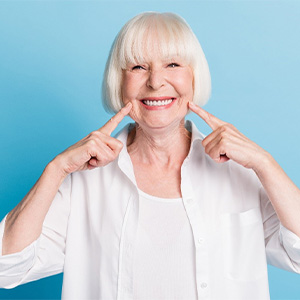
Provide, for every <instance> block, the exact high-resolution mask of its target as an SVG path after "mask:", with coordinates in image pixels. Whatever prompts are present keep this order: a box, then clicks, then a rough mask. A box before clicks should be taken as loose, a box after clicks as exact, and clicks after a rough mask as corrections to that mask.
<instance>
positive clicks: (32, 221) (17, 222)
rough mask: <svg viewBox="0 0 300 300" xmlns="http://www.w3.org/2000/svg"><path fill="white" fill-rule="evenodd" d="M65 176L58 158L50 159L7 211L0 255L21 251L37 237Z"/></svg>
mask: <svg viewBox="0 0 300 300" xmlns="http://www.w3.org/2000/svg"><path fill="white" fill-rule="evenodd" d="M65 177H66V174H64V173H63V172H62V171H61V168H60V166H59V162H58V160H53V161H52V162H51V163H49V164H48V165H47V167H46V168H45V170H44V172H43V173H42V175H41V177H40V178H39V180H38V181H37V182H36V184H35V185H34V186H33V187H32V189H31V190H30V191H29V192H28V194H27V195H26V196H25V197H24V199H23V200H22V201H21V202H20V203H19V204H18V205H17V206H16V207H15V208H14V209H13V210H12V211H11V212H10V213H9V214H8V216H7V218H6V224H5V230H4V236H3V245H2V254H3V255H5V254H11V253H15V252H19V251H21V250H23V249H24V248H25V247H27V246H28V245H30V244H31V243H32V242H33V241H35V240H36V239H37V238H38V237H39V236H40V234H41V232H42V226H43V222H44V219H45V217H46V214H47V212H48V210H49V208H50V206H51V203H52V201H53V199H54V197H55V195H56V193H57V191H58V189H59V187H60V185H61V183H62V182H63V180H64V178H65Z"/></svg>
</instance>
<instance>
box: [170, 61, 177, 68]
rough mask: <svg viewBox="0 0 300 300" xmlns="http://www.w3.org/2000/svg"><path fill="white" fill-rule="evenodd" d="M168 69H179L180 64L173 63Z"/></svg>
mask: <svg viewBox="0 0 300 300" xmlns="http://www.w3.org/2000/svg"><path fill="white" fill-rule="evenodd" d="M168 67H170V68H176V67H179V64H177V63H174V62H173V63H170V64H168Z"/></svg>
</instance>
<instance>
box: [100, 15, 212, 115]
mask: <svg viewBox="0 0 300 300" xmlns="http://www.w3.org/2000/svg"><path fill="white" fill-rule="evenodd" d="M154 49H155V50H158V51H159V54H160V56H161V58H163V59H172V58H174V57H180V58H181V59H184V60H185V61H186V63H187V64H188V65H190V66H191V68H192V70H193V75H194V82H193V87H194V97H193V99H192V100H193V102H194V103H196V104H198V105H200V106H203V105H204V104H205V103H206V102H207V101H208V99H209V97H210V94H211V77H210V72H209V68H208V64H207V61H206V58H205V55H204V53H203V50H202V48H201V45H200V43H199V41H198V39H197V37H196V36H195V34H194V33H193V31H192V29H191V28H190V26H189V25H188V24H187V23H186V21H185V20H184V19H183V18H181V17H180V16H178V15H176V14H174V13H158V12H145V13H141V14H139V15H137V16H135V17H134V18H132V19H131V20H129V21H128V22H127V23H126V24H125V25H124V26H123V28H122V29H121V30H120V32H119V33H118V35H117V37H116V38H115V40H114V43H113V45H112V48H111V50H110V54H109V57H108V60H107V63H106V67H105V72H104V77H103V84H102V100H103V105H104V107H105V109H106V110H107V111H109V112H117V111H119V110H120V109H121V108H122V107H123V106H124V104H123V101H122V93H121V86H122V74H123V70H125V69H126V68H127V66H128V64H137V65H138V64H141V63H143V62H145V61H146V58H149V57H151V52H153V50H154Z"/></svg>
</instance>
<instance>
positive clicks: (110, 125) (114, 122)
mask: <svg viewBox="0 0 300 300" xmlns="http://www.w3.org/2000/svg"><path fill="white" fill-rule="evenodd" d="M131 108H132V104H131V103H130V102H129V103H127V104H126V106H124V107H123V108H122V109H121V110H120V111H119V112H117V113H116V114H115V115H114V116H113V117H112V118H111V119H110V120H109V121H108V122H107V123H106V124H104V125H103V126H102V127H101V128H100V129H99V131H101V132H102V133H104V134H107V135H111V133H112V132H113V131H114V130H115V129H116V128H117V126H118V125H119V123H120V122H121V121H122V120H123V119H124V117H125V116H126V115H128V114H129V112H130V110H131Z"/></svg>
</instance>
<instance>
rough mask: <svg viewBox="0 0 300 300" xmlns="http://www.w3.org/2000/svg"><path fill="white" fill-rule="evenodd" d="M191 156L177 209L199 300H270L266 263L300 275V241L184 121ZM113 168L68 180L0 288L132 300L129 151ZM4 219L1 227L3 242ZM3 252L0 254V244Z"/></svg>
mask: <svg viewBox="0 0 300 300" xmlns="http://www.w3.org/2000/svg"><path fill="white" fill-rule="evenodd" d="M186 127H187V128H188V129H189V130H190V131H191V132H192V141H191V147H190V151H189V154H188V156H187V157H186V159H185V161H184V163H183V165H182V168H181V193H182V198H183V204H184V207H185V210H186V214H187V217H188V219H189V222H190V225H191V230H192V233H193V241H194V247H195V270H196V286H197V293H198V299H238V300H240V299H243V300H244V299H249V300H250V299H251V300H253V299H255V300H258V299H269V289H268V276H267V262H269V263H270V264H272V265H275V266H277V267H280V268H283V269H286V270H290V271H294V272H298V273H299V272H300V238H299V237H298V236H296V235H295V234H294V233H292V232H291V231H289V230H287V229H286V228H284V227H283V226H282V225H281V224H280V222H279V220H278V218H277V215H276V213H275V211H274V209H273V207H272V205H271V203H270V201H269V200H268V198H267V196H266V193H265V192H264V189H263V188H262V186H261V183H260V182H259V180H258V178H257V176H256V175H255V173H254V172H253V171H252V170H249V169H245V168H243V167H241V166H239V165H238V164H236V163H234V162H233V161H228V162H226V163H223V164H217V163H215V162H214V161H213V160H211V159H210V157H209V156H207V155H206V154H205V152H204V149H203V147H202V144H201V141H202V139H203V138H204V136H203V135H202V134H201V133H200V132H199V131H198V130H197V128H196V127H195V125H194V124H193V123H192V122H190V121H187V122H186ZM128 130H129V126H126V127H125V129H124V130H123V131H122V132H121V133H120V135H119V136H118V139H119V140H120V141H122V142H123V144H124V147H123V149H122V151H121V153H120V155H119V157H118V159H116V160H115V161H113V162H112V163H110V164H108V165H107V166H105V167H102V168H97V169H94V170H92V171H82V172H76V173H73V174H71V175H70V176H68V177H67V178H66V180H65V181H64V182H63V184H62V185H61V187H60V189H59V191H58V193H57V195H56V197H55V199H54V201H53V203H52V205H51V207H50V210H49V212H48V214H47V216H46V219H45V221H44V225H43V230H42V234H41V236H40V237H39V238H38V240H36V241H35V242H33V243H32V244H31V245H29V246H28V247H26V248H25V249H24V250H23V251H21V252H20V253H15V254H10V255H5V256H1V257H0V287H4V288H12V287H15V286H17V285H19V284H22V283H25V282H28V281H32V280H36V279H39V278H42V277H45V276H49V275H52V274H56V273H59V272H62V271H63V272H64V279H63V290H62V299H70V300H75V299H103V300H108V299H133V258H134V249H135V246H136V245H135V241H136V233H137V228H138V220H139V218H138V217H139V207H138V206H139V201H138V197H139V196H138V190H137V184H136V180H135V176H134V171H133V166H132V163H131V160H130V156H129V154H128V152H127V149H126V141H127V136H128ZM4 225H5V219H4V220H3V221H2V222H1V224H0V237H1V239H0V241H2V236H3V230H4ZM0 246H1V248H2V245H1V243H0Z"/></svg>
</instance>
